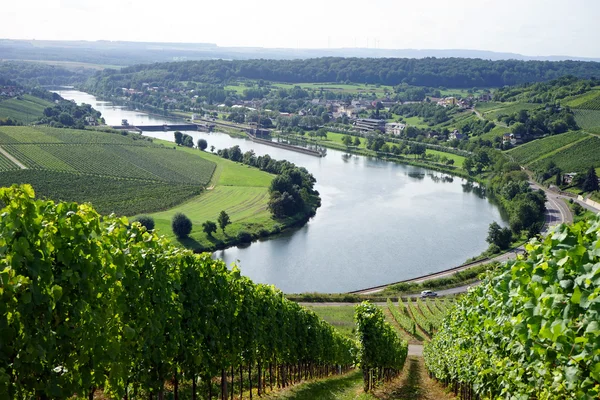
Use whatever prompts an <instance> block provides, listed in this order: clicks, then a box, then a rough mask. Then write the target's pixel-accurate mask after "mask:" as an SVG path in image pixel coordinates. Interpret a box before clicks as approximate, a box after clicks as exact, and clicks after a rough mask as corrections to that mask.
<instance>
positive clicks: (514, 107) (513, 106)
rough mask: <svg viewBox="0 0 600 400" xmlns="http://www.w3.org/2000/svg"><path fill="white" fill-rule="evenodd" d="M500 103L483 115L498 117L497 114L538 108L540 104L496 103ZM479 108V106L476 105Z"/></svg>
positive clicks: (492, 118) (491, 117)
mask: <svg viewBox="0 0 600 400" xmlns="http://www.w3.org/2000/svg"><path fill="white" fill-rule="evenodd" d="M496 104H500V105H501V107H499V108H493V109H491V110H488V111H486V112H484V114H483V116H484V117H485V118H487V119H490V120H495V119H498V116H499V115H511V114H514V113H517V112H519V111H521V110H534V109H536V108H540V106H541V105H540V104H535V103H522V102H519V103H496ZM478 109H479V107H478Z"/></svg>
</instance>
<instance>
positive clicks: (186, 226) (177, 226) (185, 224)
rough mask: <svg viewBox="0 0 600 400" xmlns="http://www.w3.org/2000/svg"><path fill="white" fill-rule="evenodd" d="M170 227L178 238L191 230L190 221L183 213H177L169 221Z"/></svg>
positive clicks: (185, 235)
mask: <svg viewBox="0 0 600 400" xmlns="http://www.w3.org/2000/svg"><path fill="white" fill-rule="evenodd" d="M171 229H173V233H174V234H175V236H177V237H178V238H180V239H182V238H185V237H187V236H188V235H189V234H190V232H192V221H191V220H190V219H189V218H188V217H186V216H185V215H184V214H182V213H177V214H175V215H174V216H173V220H172V221H171Z"/></svg>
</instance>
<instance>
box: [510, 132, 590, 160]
mask: <svg viewBox="0 0 600 400" xmlns="http://www.w3.org/2000/svg"><path fill="white" fill-rule="evenodd" d="M588 137H589V135H587V134H585V133H583V132H567V133H563V134H560V135H553V136H549V137H546V138H543V139H538V140H534V141H531V142H529V143H525V144H524V145H521V146H518V147H516V148H514V149H511V150H509V151H508V152H507V154H509V155H510V156H511V157H512V158H513V159H514V160H515V161H516V162H518V163H519V164H520V165H528V164H530V163H532V162H534V161H536V160H538V159H540V158H542V157H546V156H548V155H550V154H552V153H554V152H556V151H558V150H560V149H563V148H565V147H566V146H569V145H572V144H573V143H575V142H577V141H579V140H583V139H586V138H588Z"/></svg>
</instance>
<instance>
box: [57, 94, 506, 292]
mask: <svg viewBox="0 0 600 400" xmlns="http://www.w3.org/2000/svg"><path fill="white" fill-rule="evenodd" d="M59 93H60V94H61V95H62V96H63V97H64V98H67V99H72V100H75V101H77V102H78V103H82V102H85V103H88V104H91V105H92V106H93V107H94V108H95V109H97V110H98V111H100V112H101V113H102V115H103V116H104V118H105V119H106V123H107V124H109V125H120V124H121V119H124V118H126V119H128V121H129V123H130V124H133V125H144V124H148V125H150V124H152V125H157V124H164V123H169V122H174V121H173V120H169V119H166V118H162V117H160V116H153V115H148V114H145V113H143V112H139V111H134V110H128V109H126V108H123V107H118V106H113V105H112V104H111V103H109V102H104V101H98V100H97V99H96V98H95V97H94V96H91V95H89V94H86V93H83V92H78V91H74V90H68V91H61V92H59ZM186 133H188V134H190V135H192V136H193V137H194V142H196V140H197V139H198V138H204V139H206V140H207V142H208V145H209V147H210V146H211V145H212V146H215V148H217V149H220V148H224V147H231V146H233V145H236V144H237V145H239V146H240V148H241V149H242V151H246V150H250V149H253V150H254V151H255V153H256V154H257V155H263V154H267V153H268V154H270V155H271V156H272V157H274V158H276V159H287V160H289V161H292V162H294V163H296V164H297V165H301V166H304V167H306V168H307V169H308V170H309V171H310V172H311V173H312V174H313V175H314V176H315V178H316V179H317V185H316V189H317V190H318V191H319V192H320V193H321V198H322V207H321V208H319V209H318V210H317V215H316V216H315V217H314V218H313V219H312V220H310V221H309V222H308V224H306V225H305V226H304V227H302V228H299V229H295V230H292V231H290V232H286V233H285V234H282V235H280V236H278V237H275V238H272V239H268V240H264V241H259V242H254V243H252V244H251V245H250V246H247V247H240V248H237V247H234V248H231V249H227V250H223V251H218V252H216V253H215V256H216V257H219V258H222V259H223V260H224V261H225V262H227V263H228V264H230V263H232V262H236V263H237V264H238V265H239V266H240V269H241V271H242V273H243V274H244V275H247V276H249V277H250V278H251V279H252V280H254V281H255V282H261V283H269V284H274V285H276V286H277V287H278V288H280V289H282V290H283V291H285V292H313V291H314V292H345V291H351V290H358V289H362V288H367V287H371V286H376V285H381V284H385V283H390V282H395V281H399V280H403V279H408V278H412V277H417V276H421V275H424V274H428V273H432V272H437V271H440V270H444V269H447V268H450V267H454V266H457V265H459V264H461V263H462V262H464V261H465V260H466V259H467V258H469V257H472V256H474V255H477V254H480V253H481V252H482V251H484V250H485V249H486V248H487V243H486V242H485V237H486V236H487V229H488V225H489V224H490V223H491V222H492V221H497V222H499V223H500V224H502V225H505V223H504V222H503V221H502V218H501V215H500V212H499V210H498V208H497V207H496V206H494V205H493V204H491V203H490V202H489V201H488V200H486V199H483V198H481V197H479V196H478V195H477V194H476V193H474V192H473V191H471V190H469V188H470V185H469V184H468V183H467V182H466V181H465V180H463V179H460V178H451V177H449V176H448V175H447V174H443V173H439V172H434V171H429V170H427V169H423V168H417V167H412V166H406V165H401V164H394V163H391V162H386V161H381V160H377V159H373V158H368V157H362V156H348V155H346V154H344V153H343V152H339V151H335V150H331V149H328V150H327V151H328V153H327V157H324V158H317V157H313V156H309V155H305V154H300V153H296V152H290V151H287V150H282V149H277V148H274V147H269V146H265V145H260V144H255V143H253V142H251V141H249V140H245V139H239V138H231V137H230V136H228V135H226V134H222V133H203V132H186ZM145 134H146V135H150V136H152V137H156V138H160V139H165V140H170V141H173V140H174V138H173V132H147V133H145Z"/></svg>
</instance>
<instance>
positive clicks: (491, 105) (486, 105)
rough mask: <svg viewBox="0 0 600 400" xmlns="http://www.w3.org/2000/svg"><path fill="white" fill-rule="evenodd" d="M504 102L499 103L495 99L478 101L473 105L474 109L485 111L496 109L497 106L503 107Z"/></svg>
mask: <svg viewBox="0 0 600 400" xmlns="http://www.w3.org/2000/svg"><path fill="white" fill-rule="evenodd" d="M505 105H506V104H505V103H500V102H496V101H486V102H478V103H477V104H476V105H475V109H476V110H477V111H479V112H480V113H485V112H488V111H492V110H497V109H499V108H503V107H504V106H505Z"/></svg>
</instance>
